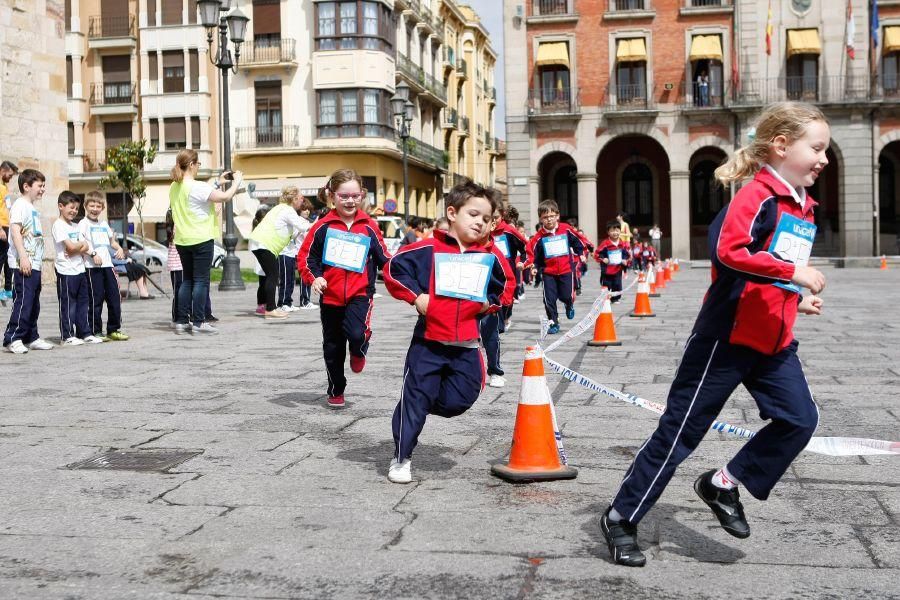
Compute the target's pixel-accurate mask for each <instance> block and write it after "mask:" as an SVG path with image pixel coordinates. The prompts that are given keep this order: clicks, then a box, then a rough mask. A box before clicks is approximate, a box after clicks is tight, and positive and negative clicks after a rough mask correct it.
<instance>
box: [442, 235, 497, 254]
mask: <svg viewBox="0 0 900 600" xmlns="http://www.w3.org/2000/svg"><path fill="white" fill-rule="evenodd" d="M432 235H433V236H434V239H435V240H436V241H437V242H439V243H440V244H442V245H444V246H450V247H451V248H456V249H457V250H459V252H460V254H462V252H463V250H462V248H460V245H459V242H458V241H457V240H456V238H455V237H453V236H452V235H450V233H449V232H447V231H442V230H440V229H435V230H434V231H433V232H432ZM493 245H494V242H493V238H492V239H491V243H490V244H489V245H483V244H472V245H471V246H469V249H468V250H465V252H490V251H491V246H493Z"/></svg>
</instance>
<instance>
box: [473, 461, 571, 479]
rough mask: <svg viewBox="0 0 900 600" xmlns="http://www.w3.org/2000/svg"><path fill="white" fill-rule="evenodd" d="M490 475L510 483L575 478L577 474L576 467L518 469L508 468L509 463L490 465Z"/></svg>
mask: <svg viewBox="0 0 900 600" xmlns="http://www.w3.org/2000/svg"><path fill="white" fill-rule="evenodd" d="M491 475H494V476H495V477H499V478H500V479H504V480H506V481H509V482H511V483H530V482H532V481H556V480H557V479H575V478H576V477H577V476H578V469H576V468H574V467H569V466H566V465H562V466H560V467H559V468H557V469H544V470H536V471H521V470H519V469H510V468H509V465H494V466H492V467H491Z"/></svg>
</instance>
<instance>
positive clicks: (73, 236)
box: [69, 231, 79, 242]
mask: <svg viewBox="0 0 900 600" xmlns="http://www.w3.org/2000/svg"><path fill="white" fill-rule="evenodd" d="M78 238H79V234H78V232H77V231H70V232H69V240H70V241H73V242H77V241H78Z"/></svg>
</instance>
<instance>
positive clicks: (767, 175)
mask: <svg viewBox="0 0 900 600" xmlns="http://www.w3.org/2000/svg"><path fill="white" fill-rule="evenodd" d="M753 181H756V182H758V183H760V184H761V185H763V186H765V187H767V188H768V189H769V190H770V191H771V192H772V193H773V194H774V195H776V196H778V197H780V198H789V199H790V200H791V202H794V195H793V194H792V193H791V190H789V189H788V188H787V186H786V185H785V183H784V182H783V181H781V180H780V179H778V178H777V177H775V176H774V175H772V173H771V172H770V171H769V170H768V169H767V168H765V167H763V168H761V169H760V170H759V171H758V172H757V173H756V176H755V177H754V178H753ZM818 205H819V203H818V202H816V201H815V200H814V199H813V197H812V196H810V195H809V194H806V203H805V204H804V205H803V214H806V213H808V212H809V211H811V210H812V209H813V208H815V207H816V206H818Z"/></svg>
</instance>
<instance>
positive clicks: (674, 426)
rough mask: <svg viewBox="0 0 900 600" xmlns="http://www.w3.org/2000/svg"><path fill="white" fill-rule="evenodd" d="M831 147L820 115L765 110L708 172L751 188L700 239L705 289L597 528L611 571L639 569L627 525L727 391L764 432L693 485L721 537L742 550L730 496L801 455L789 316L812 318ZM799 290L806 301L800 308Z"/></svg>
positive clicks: (763, 494) (736, 498) (761, 486)
mask: <svg viewBox="0 0 900 600" xmlns="http://www.w3.org/2000/svg"><path fill="white" fill-rule="evenodd" d="M830 139H831V136H830V131H829V128H828V123H827V121H826V120H825V117H824V115H823V114H822V112H821V111H820V110H819V109H818V108H816V107H814V106H811V105H808V104H802V103H795V102H783V103H778V104H774V105H772V106H770V107H768V108H767V109H766V110H765V112H763V114H762V116H761V117H760V121H759V124H758V125H757V127H756V137H755V138H754V140H753V141H752V142H751V143H750V145H749V146H747V147H745V148H741V149H740V150H738V151H737V152H736V153H735V155H734V156H733V157H732V158H731V159H730V160H729V161H728V162H726V163H725V164H724V165H722V166H721V167H719V168H718V169H717V170H716V177H717V178H718V180H719V181H720V182H721V183H722V184H723V185H725V186H727V185H728V184H730V183H733V182H735V181H743V180H745V179H747V178H749V177H750V176H753V180H752V181H750V182H749V183H747V184H746V185H744V186H743V187H741V189H740V191H739V192H738V193H737V195H735V197H734V199H733V200H732V201H731V202H730V203H729V204H728V206H726V207H725V208H724V209H722V211H720V212H719V215H718V216H717V217H716V218H715V220H714V221H713V223H712V225H710V227H709V244H710V256H712V273H711V275H712V283H711V285H710V287H709V291H708V292H707V293H706V297H705V298H704V300H703V306H702V307H701V308H700V314H699V315H698V316H697V321H696V323H695V324H694V330H693V333H692V334H691V336H690V338H688V340H687V343H686V344H685V349H684V356H683V357H682V360H681V365H680V366H679V367H678V371H677V372H676V374H675V379H674V381H673V382H672V387H671V388H670V390H669V396H668V398H667V400H666V410H665V412H664V413H663V415H662V416H661V417H660V419H659V424H658V425H657V428H656V431H654V432H653V434H652V435H651V436H650V438H649V439H648V440H647V441H646V442H645V443H644V445H643V446H641V449H640V450H639V451H638V453H637V455H636V456H635V458H634V462H633V463H632V465H631V468H630V469H629V470H628V472H627V473H626V475H625V478H624V480H623V481H622V485H621V486H620V487H619V490H618V492H617V493H616V496H615V498H614V499H613V501H612V503H611V505H610V507H609V508H608V509H607V510H606V512H605V513H604V514H603V516H602V517H601V519H600V528H601V530H602V532H603V535H604V537H605V538H606V543H607V545H608V546H609V551H610V554H611V555H612V559H613V561H615V562H616V563H618V564H621V565H625V566H631V567H640V566H643V565H644V564H645V562H646V559H645V558H644V555H643V553H642V552H641V550H640V547H639V546H638V544H637V524H638V522H640V520H641V519H642V518H643V516H644V515H645V514H646V513H647V511H648V510H650V508H651V507H652V506H653V504H654V503H655V502H656V500H657V499H658V498H659V496H660V495H661V494H662V492H663V490H664V489H665V488H666V485H667V484H668V483H669V480H670V479H671V478H672V476H673V475H674V473H675V469H676V468H677V467H678V465H679V464H680V463H681V462H682V461H683V460H684V459H685V458H687V457H688V455H689V454H690V453H691V452H692V451H693V450H694V449H695V448H696V447H697V445H698V444H699V443H700V440H702V439H703V436H704V435H706V433H707V432H708V431H709V428H710V425H712V423H713V421H714V420H715V418H716V416H717V415H718V414H719V411H720V410H722V407H723V406H724V405H725V403H726V402H727V401H728V398H729V397H730V396H731V393H732V392H733V391H734V389H735V388H736V387H737V386H738V385H740V384H743V385H744V387H745V388H747V391H749V392H750V395H751V396H753V399H754V400H755V401H756V404H757V406H758V407H759V413H760V416H761V417H762V418H763V419H766V420H769V421H770V422H769V423H768V424H767V425H766V426H765V427H763V428H762V429H761V430H760V431H759V432H757V433H756V435H755V436H753V437H752V438H751V439H750V440H749V441H747V443H746V444H744V446H743V447H742V448H741V449H740V451H738V453H737V454H736V455H735V456H734V458H732V459H731V461H729V462H728V464H727V465H724V466H723V467H722V468H720V469H718V470H715V469H713V470H710V471H707V472H705V473H703V474H701V475H700V476H699V477H698V478H697V479H696V481H695V482H694V491H695V492H696V493H697V495H698V496H699V497H700V499H701V500H702V501H703V502H704V503H705V504H706V505H707V506H709V508H710V509H711V510H712V511H713V514H714V515H715V516H716V518H717V519H718V521H719V524H720V525H721V526H722V528H723V529H724V530H725V531H726V532H727V533H729V534H731V535H733V536H735V537H738V538H746V537H748V536H749V535H750V526H749V525H748V524H747V520H746V517H745V516H744V507H743V505H742V504H741V502H740V495H739V493H738V486H739V485H742V486H744V487H745V488H746V489H747V491H748V492H750V494H752V495H753V496H754V497H755V498H757V499H759V500H765V499H767V498H768V497H769V493H770V492H771V491H772V488H773V487H774V486H775V484H776V483H777V482H778V480H779V479H781V476H782V475H783V474H784V472H785V471H786V470H787V468H788V467H789V466H790V464H791V462H793V460H794V458H796V456H797V455H798V454H800V452H801V451H802V450H803V449H804V448H805V447H806V445H807V443H808V442H809V440H810V439H811V438H812V435H813V433H814V432H815V430H816V427H817V425H818V422H819V411H818V407H817V406H816V404H815V402H814V401H813V398H812V394H811V393H810V390H809V385H808V384H807V382H806V377H805V376H804V374H803V368H802V367H801V365H800V359H799V358H798V357H797V341H796V340H795V339H794V334H793V331H792V329H793V326H794V321H795V319H796V317H797V313H798V312H799V313H805V314H820V313H821V309H822V300H821V299H820V298H818V297H817V296H816V295H815V294H818V293H819V292H820V291H821V290H822V289H824V287H825V276H824V275H823V274H822V273H821V272H819V271H818V270H816V269H814V268H812V267H809V266H807V262H808V259H809V253H810V251H811V250H812V243H813V240H814V239H815V229H816V228H815V225H814V222H815V221H814V218H813V210H814V208H815V206H816V203H815V202H814V201H813V199H812V198H810V197H808V196H807V195H806V189H805V188H807V187H809V186H811V185H813V183H815V181H816V179H817V178H818V175H819V173H820V172H821V170H822V169H823V168H824V167H825V165H827V164H828V159H827V158H826V156H825V153H826V151H827V149H828V145H829V142H830ZM801 287H805V288H808V289H809V290H810V291H811V292H812V295H807V296H801V295H800V290H801Z"/></svg>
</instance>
